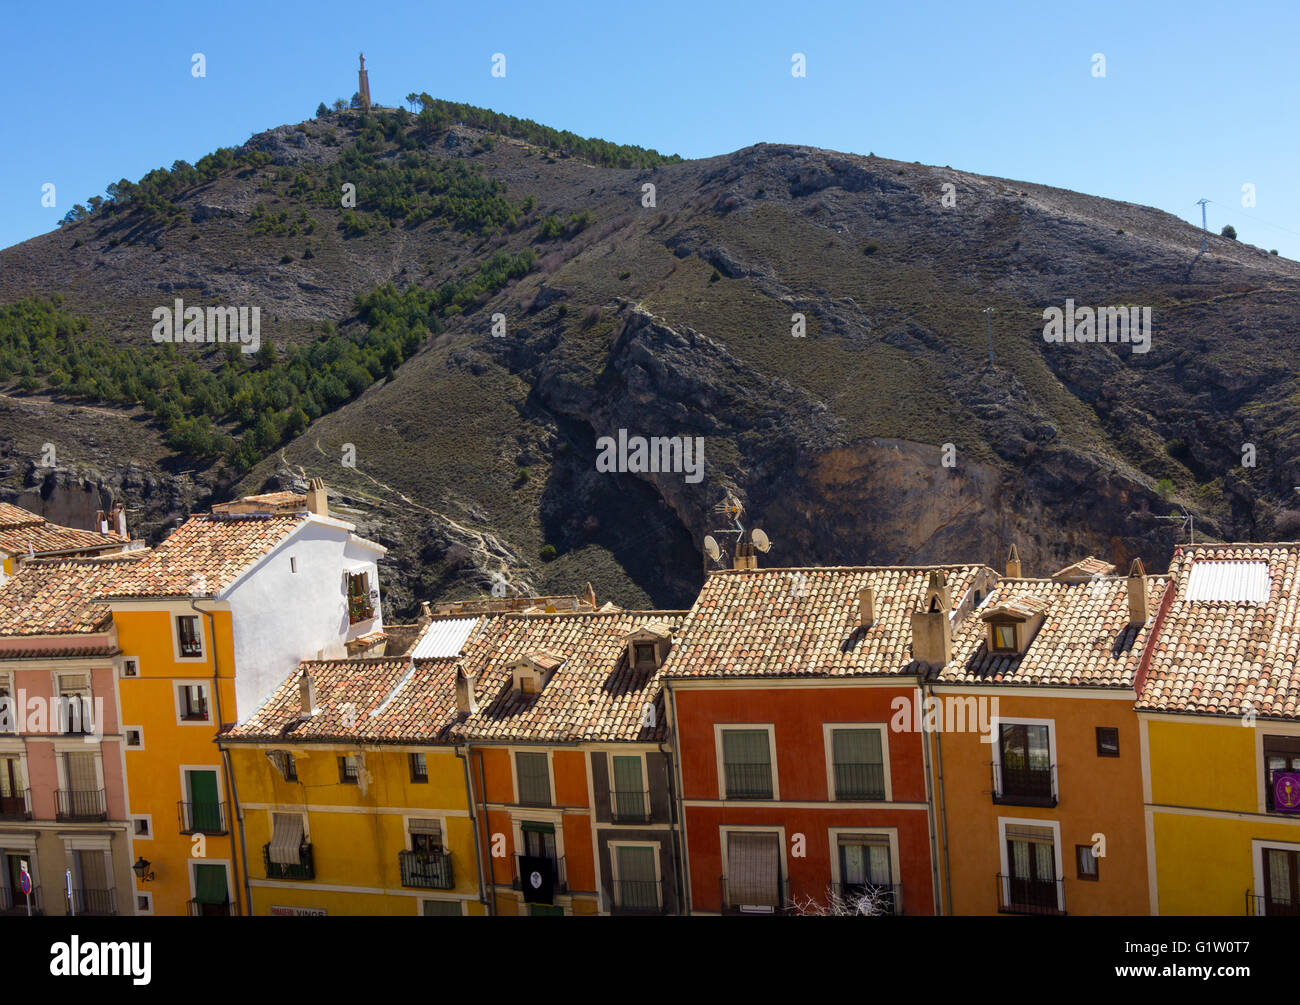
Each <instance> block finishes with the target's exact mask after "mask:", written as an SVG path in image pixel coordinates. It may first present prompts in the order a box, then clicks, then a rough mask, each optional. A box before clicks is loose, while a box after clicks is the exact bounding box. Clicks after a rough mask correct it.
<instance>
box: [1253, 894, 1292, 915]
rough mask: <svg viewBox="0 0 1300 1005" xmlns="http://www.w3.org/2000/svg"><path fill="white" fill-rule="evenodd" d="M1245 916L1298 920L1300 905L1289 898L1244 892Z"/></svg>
mask: <svg viewBox="0 0 1300 1005" xmlns="http://www.w3.org/2000/svg"><path fill="white" fill-rule="evenodd" d="M1246 914H1247V915H1250V916H1253V917H1257V918H1300V903H1297V902H1296V901H1294V900H1291V899H1290V898H1289V897H1274V896H1271V895H1269V894H1266V893H1255V892H1254V891H1253V890H1247V891H1246Z"/></svg>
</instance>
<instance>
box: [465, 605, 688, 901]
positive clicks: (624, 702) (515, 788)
mask: <svg viewBox="0 0 1300 1005" xmlns="http://www.w3.org/2000/svg"><path fill="white" fill-rule="evenodd" d="M681 617H682V612H680V611H601V612H596V613H566V614H503V615H497V616H494V617H490V618H488V619H487V620H486V622H485V624H484V625H483V627H482V629H481V630H480V632H479V633H478V635H477V636H476V637H475V638H474V639H472V640H471V641H470V642H469V643H468V644H467V645H466V648H465V651H464V654H463V655H462V657H461V663H460V671H459V673H460V675H461V676H460V678H459V688H458V705H459V707H460V709H461V711H462V713H463V715H462V719H461V721H460V722H459V723H458V724H457V725H456V726H454V727H453V728H452V730H451V733H450V735H451V737H452V738H453V739H455V740H456V742H457V743H459V744H463V746H464V749H465V751H466V753H467V754H468V756H469V758H470V765H471V769H470V770H471V776H472V779H473V781H472V788H473V791H474V798H475V800H476V802H477V803H478V813H477V817H478V819H479V820H483V821H486V826H485V829H484V831H483V833H482V834H481V842H482V847H484V848H485V849H487V855H486V856H485V860H486V861H487V863H488V869H489V870H490V874H489V876H488V880H487V881H488V884H489V885H490V886H491V888H492V893H491V894H490V896H491V897H492V898H493V901H494V912H495V913H497V914H503V915H520V914H531V915H547V914H556V915H560V914H564V915H572V914H674V913H679V911H680V909H681V904H682V897H681V890H680V866H679V859H680V851H679V838H678V833H677V829H676V826H675V824H676V821H675V819H674V813H673V811H674V804H673V798H672V793H671V788H670V786H671V784H672V772H671V770H670V763H671V759H670V757H669V755H668V753H667V752H666V750H665V747H664V741H665V740H666V739H667V731H666V728H665V721H664V714H663V705H662V701H661V695H660V683H659V680H658V672H659V668H660V666H661V665H662V663H663V661H664V659H665V657H666V656H668V654H669V651H670V649H671V646H672V645H673V635H674V631H675V629H676V628H677V626H678V625H679V624H680V622H681ZM471 695H472V696H473V697H472V699H471Z"/></svg>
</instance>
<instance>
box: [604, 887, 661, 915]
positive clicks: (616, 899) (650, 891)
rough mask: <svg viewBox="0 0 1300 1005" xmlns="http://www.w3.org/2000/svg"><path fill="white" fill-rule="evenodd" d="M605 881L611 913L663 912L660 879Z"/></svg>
mask: <svg viewBox="0 0 1300 1005" xmlns="http://www.w3.org/2000/svg"><path fill="white" fill-rule="evenodd" d="M606 882H607V886H608V896H609V907H610V911H611V912H612V913H614V914H663V912H664V883H663V880H662V879H611V880H607V881H606Z"/></svg>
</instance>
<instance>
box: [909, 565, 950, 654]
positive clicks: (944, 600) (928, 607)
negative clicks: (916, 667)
mask: <svg viewBox="0 0 1300 1005" xmlns="http://www.w3.org/2000/svg"><path fill="white" fill-rule="evenodd" d="M949 610H950V605H949V600H948V580H947V577H945V576H944V574H943V573H942V572H939V571H935V572H931V573H930V581H929V583H928V584H927V586H926V590H925V603H924V605H923V606H922V608H921V610H919V611H913V612H912V659H914V660H916V662H918V663H923V664H925V665H926V666H931V667H943V666H947V665H948V662H949V661H950V660H951V659H952V622H951V621H949V620H948V613H949Z"/></svg>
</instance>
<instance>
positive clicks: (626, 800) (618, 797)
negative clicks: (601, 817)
mask: <svg viewBox="0 0 1300 1005" xmlns="http://www.w3.org/2000/svg"><path fill="white" fill-rule="evenodd" d="M607 795H608V798H609V818H610V820H611V821H613V822H614V823H616V824H645V823H649V822H650V793H649V792H640V791H637V792H632V791H628V790H626V789H624V790H619V791H611V792H609V793H608V794H607Z"/></svg>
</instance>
